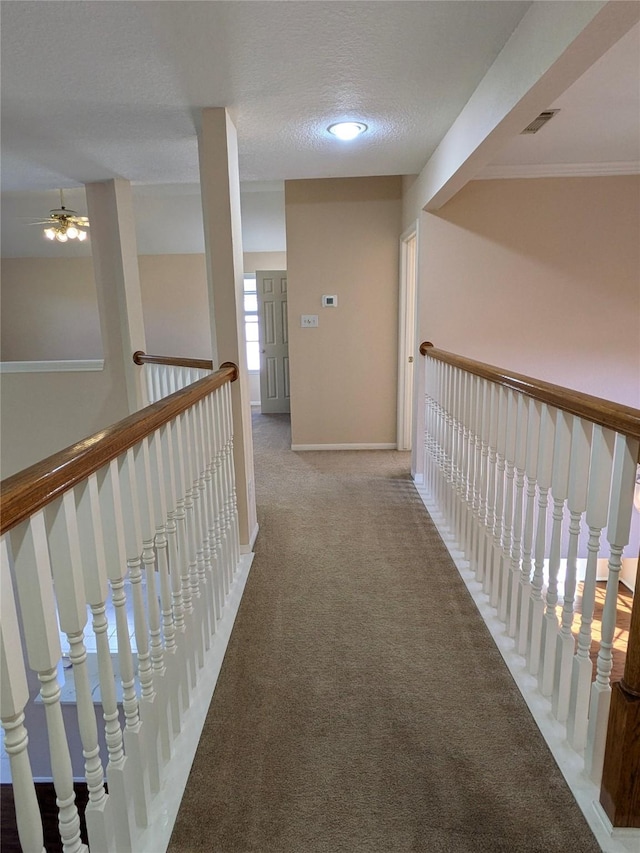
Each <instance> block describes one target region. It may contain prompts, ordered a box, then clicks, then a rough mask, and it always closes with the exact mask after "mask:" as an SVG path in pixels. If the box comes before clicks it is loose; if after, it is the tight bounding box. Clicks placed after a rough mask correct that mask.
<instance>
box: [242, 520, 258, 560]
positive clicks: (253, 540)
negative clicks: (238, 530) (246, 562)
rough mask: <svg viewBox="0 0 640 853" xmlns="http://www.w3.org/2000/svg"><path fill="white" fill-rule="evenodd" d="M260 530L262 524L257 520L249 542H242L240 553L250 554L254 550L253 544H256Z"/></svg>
mask: <svg viewBox="0 0 640 853" xmlns="http://www.w3.org/2000/svg"><path fill="white" fill-rule="evenodd" d="M259 531H260V525H259V524H258V523H257V522H256V526H255V527H254V528H253V531H252V533H251V536H250V537H249V544H248V545H242V543H241V544H240V553H241V554H250V553H251V552H252V551H253V546H254V545H255V544H256V539H257V538H258V532H259Z"/></svg>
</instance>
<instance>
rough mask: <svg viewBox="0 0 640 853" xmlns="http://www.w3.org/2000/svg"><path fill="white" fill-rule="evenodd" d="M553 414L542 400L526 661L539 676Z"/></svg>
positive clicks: (531, 671) (531, 670) (553, 411)
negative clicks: (536, 516) (536, 515)
mask: <svg viewBox="0 0 640 853" xmlns="http://www.w3.org/2000/svg"><path fill="white" fill-rule="evenodd" d="M554 417H555V409H554V410H551V409H550V408H549V407H548V406H547V404H546V403H543V404H542V408H541V410H540V443H539V446H538V473H537V480H538V518H537V523H536V539H535V546H534V562H535V565H534V572H533V578H532V580H531V597H530V598H529V634H528V637H527V664H528V667H529V672H530V673H531V675H537V674H538V669H539V667H540V655H541V642H542V623H543V620H544V600H543V598H542V588H543V586H544V560H545V555H546V541H547V507H548V505H549V489H550V488H551V471H552V466H553V441H554V427H555V422H554Z"/></svg>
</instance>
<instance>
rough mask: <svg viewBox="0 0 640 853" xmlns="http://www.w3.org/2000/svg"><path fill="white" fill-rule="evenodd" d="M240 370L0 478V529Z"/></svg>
mask: <svg viewBox="0 0 640 853" xmlns="http://www.w3.org/2000/svg"><path fill="white" fill-rule="evenodd" d="M238 373H239V372H238V368H237V366H236V365H235V364H233V363H232V362H225V363H224V364H222V365H221V366H220V369H219V370H217V371H216V372H215V373H213V374H212V375H210V376H205V377H204V379H200V380H198V381H197V382H194V383H193V384H191V385H188V386H187V387H186V388H182V389H181V390H179V391H176V392H175V393H174V394H171V395H169V396H168V397H165V398H164V399H162V400H160V401H159V402H157V403H153V404H152V405H151V406H147V407H146V408H144V409H141V410H140V411H139V412H135V413H134V414H132V415H129V416H128V417H126V418H123V419H122V420H121V421H118V422H117V423H115V424H112V425H111V426H109V427H106V428H105V429H103V430H100V431H99V432H96V433H94V434H93V435H90V436H88V437H87V438H83V439H82V440H81V441H78V442H76V444H72V445H71V446H69V447H67V448H65V449H64V450H60V451H59V452H58V453H54V454H53V455H51V456H48V457H47V458H46V459H43V460H41V461H40V462H36V463H35V464H34V465H31V466H30V467H29V468H25V469H24V470H23V471H19V472H18V473H16V474H13V475H12V476H11V477H7V478H6V479H5V480H3V481H2V482H1V483H0V534H1V533H5V532H6V531H7V530H10V529H11V528H12V527H15V526H16V525H17V524H19V523H20V522H22V521H25V520H26V519H27V518H28V517H29V516H30V515H32V514H33V513H34V512H37V511H38V510H40V509H42V508H43V507H45V506H47V504H49V503H51V501H53V500H55V499H56V498H57V497H59V496H60V495H62V494H63V493H64V492H66V491H67V490H68V489H70V488H72V487H73V486H75V485H77V484H78V483H80V482H81V481H82V480H84V479H85V478H86V477H88V476H89V475H90V474H93V473H94V472H95V471H98V470H99V469H100V468H102V466H103V465H106V464H107V463H108V462H110V461H111V460H112V459H115V458H116V457H117V456H120V454H121V453H124V452H125V451H126V450H128V449H129V448H130V447H133V446H134V445H135V444H137V443H138V442H139V441H141V440H142V439H143V438H145V437H146V436H148V435H150V434H151V433H153V432H154V431H155V430H157V429H159V428H160V427H162V426H164V424H166V423H168V422H169V421H170V420H172V419H173V418H175V417H177V416H178V415H180V414H182V412H184V411H186V410H187V409H188V408H189V407H190V406H192V405H194V404H195V403H197V402H198V401H199V400H201V399H203V398H204V397H206V396H207V395H209V394H211V393H212V392H213V391H215V390H216V389H217V388H220V387H221V386H222V385H224V384H225V383H226V382H235V380H236V379H237V378H238Z"/></svg>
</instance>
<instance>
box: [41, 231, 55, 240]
mask: <svg viewBox="0 0 640 853" xmlns="http://www.w3.org/2000/svg"><path fill="white" fill-rule="evenodd" d="M44 236H45V237H46V238H47V240H55V239H56V229H55V228H45V229H44Z"/></svg>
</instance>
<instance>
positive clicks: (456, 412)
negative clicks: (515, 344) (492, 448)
mask: <svg viewBox="0 0 640 853" xmlns="http://www.w3.org/2000/svg"><path fill="white" fill-rule="evenodd" d="M463 382H464V374H463V372H462V371H461V370H459V369H458V368H457V367H456V368H453V370H452V384H451V414H452V427H453V432H452V440H453V441H452V498H453V505H452V510H453V514H452V522H451V530H452V533H453V539H454V542H455V544H456V547H457V548H460V516H461V510H462V464H463V460H462V456H463V450H462V446H463V439H464V428H463V425H462V415H461V394H462V386H463Z"/></svg>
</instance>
